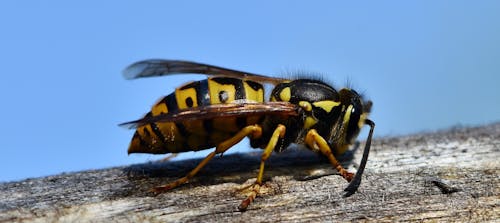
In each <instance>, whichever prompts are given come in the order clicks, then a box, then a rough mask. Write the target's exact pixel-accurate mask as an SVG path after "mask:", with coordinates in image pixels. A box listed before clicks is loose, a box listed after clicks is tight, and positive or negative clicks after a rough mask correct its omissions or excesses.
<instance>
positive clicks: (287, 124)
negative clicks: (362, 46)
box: [125, 60, 375, 210]
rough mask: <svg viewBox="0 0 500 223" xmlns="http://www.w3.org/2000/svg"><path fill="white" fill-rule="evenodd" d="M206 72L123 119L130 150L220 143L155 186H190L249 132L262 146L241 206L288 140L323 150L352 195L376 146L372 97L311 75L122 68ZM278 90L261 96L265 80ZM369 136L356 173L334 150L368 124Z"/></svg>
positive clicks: (167, 67) (155, 65) (154, 65)
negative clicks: (139, 114)
mask: <svg viewBox="0 0 500 223" xmlns="http://www.w3.org/2000/svg"><path fill="white" fill-rule="evenodd" d="M173 73H202V74H208V75H213V77H209V78H208V79H206V80H202V81H195V82H191V83H188V84H186V85H184V86H181V87H179V88H177V89H176V91H175V92H174V93H172V94H170V95H168V96H166V97H164V98H163V99H162V100H160V101H159V102H158V103H156V104H155V105H154V106H153V108H152V109H151V112H149V113H148V114H147V115H146V116H145V117H144V118H142V119H139V120H137V121H133V122H128V123H125V124H126V125H131V126H132V127H135V128H137V131H136V133H135V134H134V137H133V139H132V143H131V145H130V148H129V153H133V152H142V153H169V152H170V153H176V152H184V151H196V150H201V149H207V148H211V147H216V149H215V151H214V152H212V153H211V154H209V155H208V156H207V157H206V158H205V159H204V160H203V161H202V162H201V163H200V164H199V165H198V167H197V168H195V169H194V170H193V171H192V172H191V173H190V174H188V175H187V176H186V177H184V178H181V179H179V180H178V181H175V182H173V183H170V184H167V185H164V186H161V187H157V188H155V191H157V192H160V191H164V190H168V189H171V188H174V187H177V186H178V185H180V184H182V183H185V182H186V181H187V180H188V179H189V178H190V177H192V176H194V175H195V174H196V173H197V172H198V171H199V169H201V168H202V167H203V166H204V165H205V164H206V163H207V162H208V161H209V160H210V159H212V158H213V156H214V155H215V154H218V153H223V152H225V151H226V150H228V149H229V148H230V147H231V146H233V145H234V144H236V143H238V142H239V141H240V140H241V139H243V138H244V137H247V136H248V137H249V138H250V144H251V146H252V147H254V148H262V149H264V153H263V155H262V161H261V167H260V171H259V175H258V177H257V181H256V183H255V187H257V188H256V189H254V193H253V195H251V196H249V197H248V198H247V199H246V200H244V201H243V202H242V204H241V206H240V209H241V210H244V209H246V207H247V206H248V205H249V204H250V202H251V201H252V200H253V199H254V198H255V196H256V195H257V193H258V187H259V186H260V185H261V184H262V175H263V172H264V163H265V161H266V160H267V158H268V157H269V156H270V154H271V153H272V151H276V152H281V151H283V150H284V149H286V148H287V147H288V146H289V145H290V144H292V143H296V144H302V145H305V146H306V147H307V148H308V149H310V150H312V151H315V152H318V153H321V154H323V155H325V156H326V157H327V158H328V159H329V161H330V162H331V164H332V165H333V166H334V167H335V168H336V169H337V170H338V171H339V172H340V174H341V175H342V176H343V177H344V178H345V179H346V180H348V181H350V182H351V183H350V184H349V186H348V187H347V188H346V191H347V192H348V194H352V193H354V192H355V191H356V190H357V188H358V186H359V184H360V182H361V175H362V173H363V170H364V167H365V164H366V161H367V158H368V152H369V148H370V144H371V137H372V134H373V128H374V125H375V124H374V123H373V122H372V121H371V120H369V119H367V116H368V114H369V112H370V109H371V102H370V101H366V102H365V101H363V100H362V98H361V96H360V95H359V94H358V93H357V92H356V91H354V90H352V89H348V88H342V89H340V90H339V91H337V90H335V89H334V88H333V87H331V86H329V85H327V84H326V83H324V82H322V81H318V80H312V79H297V80H286V79H279V78H272V77H266V76H262V75H257V74H250V73H244V72H240V71H235V70H229V69H226V68H221V67H215V66H211V65H206V64H199V63H192V62H186V61H171V60H148V61H142V62H138V63H135V64H133V65H131V66H130V67H129V68H127V70H126V71H125V75H126V76H127V77H128V78H138V77H151V76H162V75H170V74H173ZM264 82H265V83H271V84H273V85H274V86H275V87H274V89H273V90H272V92H271V98H270V99H269V100H268V101H265V100H264V88H263V87H262V84H261V83H264ZM365 124H367V125H369V126H370V127H371V128H370V133H369V136H368V139H367V142H366V146H365V149H364V153H363V158H362V161H361V164H360V167H359V169H358V172H357V173H356V175H353V174H352V173H349V172H348V171H347V170H345V169H344V168H343V167H342V166H341V165H340V163H338V162H337V160H336V158H335V156H334V154H335V155H337V154H342V153H344V152H345V151H347V149H348V148H349V146H350V145H351V144H352V143H353V142H354V140H355V138H356V137H357V135H358V133H359V131H360V129H361V128H362V126H363V125H365Z"/></svg>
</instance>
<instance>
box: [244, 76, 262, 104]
mask: <svg viewBox="0 0 500 223" xmlns="http://www.w3.org/2000/svg"><path fill="white" fill-rule="evenodd" d="M243 88H245V95H246V99H247V100H250V101H255V102H264V89H262V88H259V89H258V90H254V89H253V88H252V87H250V85H249V84H248V83H247V82H246V81H244V82H243Z"/></svg>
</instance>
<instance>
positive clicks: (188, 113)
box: [120, 102, 298, 129]
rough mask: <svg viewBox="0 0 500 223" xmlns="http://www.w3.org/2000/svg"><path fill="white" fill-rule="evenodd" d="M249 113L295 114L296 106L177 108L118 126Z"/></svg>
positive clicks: (239, 115) (266, 103)
mask: <svg viewBox="0 0 500 223" xmlns="http://www.w3.org/2000/svg"><path fill="white" fill-rule="evenodd" d="M249 115H283V116H297V115H298V106H296V105H294V104H292V103H288V102H265V103H231V104H215V105H208V106H201V107H193V108H189V109H183V110H178V111H175V112H169V113H165V114H161V115H156V116H146V117H144V118H142V119H138V120H135V121H131V122H125V123H122V124H120V126H122V127H125V128H129V129H134V128H137V127H140V126H143V125H147V124H150V123H154V122H180V121H186V120H194V119H196V120H202V119H213V118H227V117H244V116H249Z"/></svg>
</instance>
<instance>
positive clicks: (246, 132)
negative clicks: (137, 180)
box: [152, 125, 262, 193]
mask: <svg viewBox="0 0 500 223" xmlns="http://www.w3.org/2000/svg"><path fill="white" fill-rule="evenodd" d="M261 135H262V128H261V127H260V126H258V125H251V126H247V127H245V128H243V129H242V130H241V131H239V132H238V133H237V134H236V135H234V136H233V137H231V138H230V139H228V140H226V141H224V142H221V143H220V144H219V145H217V147H216V148H215V151H213V152H211V153H210V154H208V155H207V156H206V157H205V159H203V160H202V161H201V162H200V163H199V164H198V166H196V167H195V168H194V169H193V170H191V172H189V173H188V174H187V175H186V176H184V177H182V178H180V179H178V180H176V181H174V182H172V183H169V184H166V185H162V186H159V187H155V188H153V189H152V191H153V192H155V193H161V192H164V191H167V190H170V189H173V188H176V187H178V186H179V185H181V184H183V183H186V182H187V181H188V180H189V179H190V178H192V177H193V176H194V175H196V173H198V171H200V170H201V168H203V167H204V166H205V165H207V163H208V162H209V161H210V160H211V159H212V158H214V156H215V155H216V154H219V153H224V152H225V151H227V150H228V149H229V148H231V147H232V146H234V145H235V144H237V143H238V142H240V141H241V140H242V139H244V138H245V137H247V136H251V137H252V138H259V137H260V136H261Z"/></svg>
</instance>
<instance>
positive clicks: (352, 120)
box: [346, 103, 363, 142]
mask: <svg viewBox="0 0 500 223" xmlns="http://www.w3.org/2000/svg"><path fill="white" fill-rule="evenodd" d="M360 105H361V104H359V103H354V104H353V105H352V108H351V110H350V115H349V120H348V124H347V132H346V141H347V142H351V141H352V140H353V139H354V138H356V136H357V135H358V133H359V130H360V129H359V126H358V123H359V119H360V117H361V113H362V112H363V111H362V108H361V106H360Z"/></svg>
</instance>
